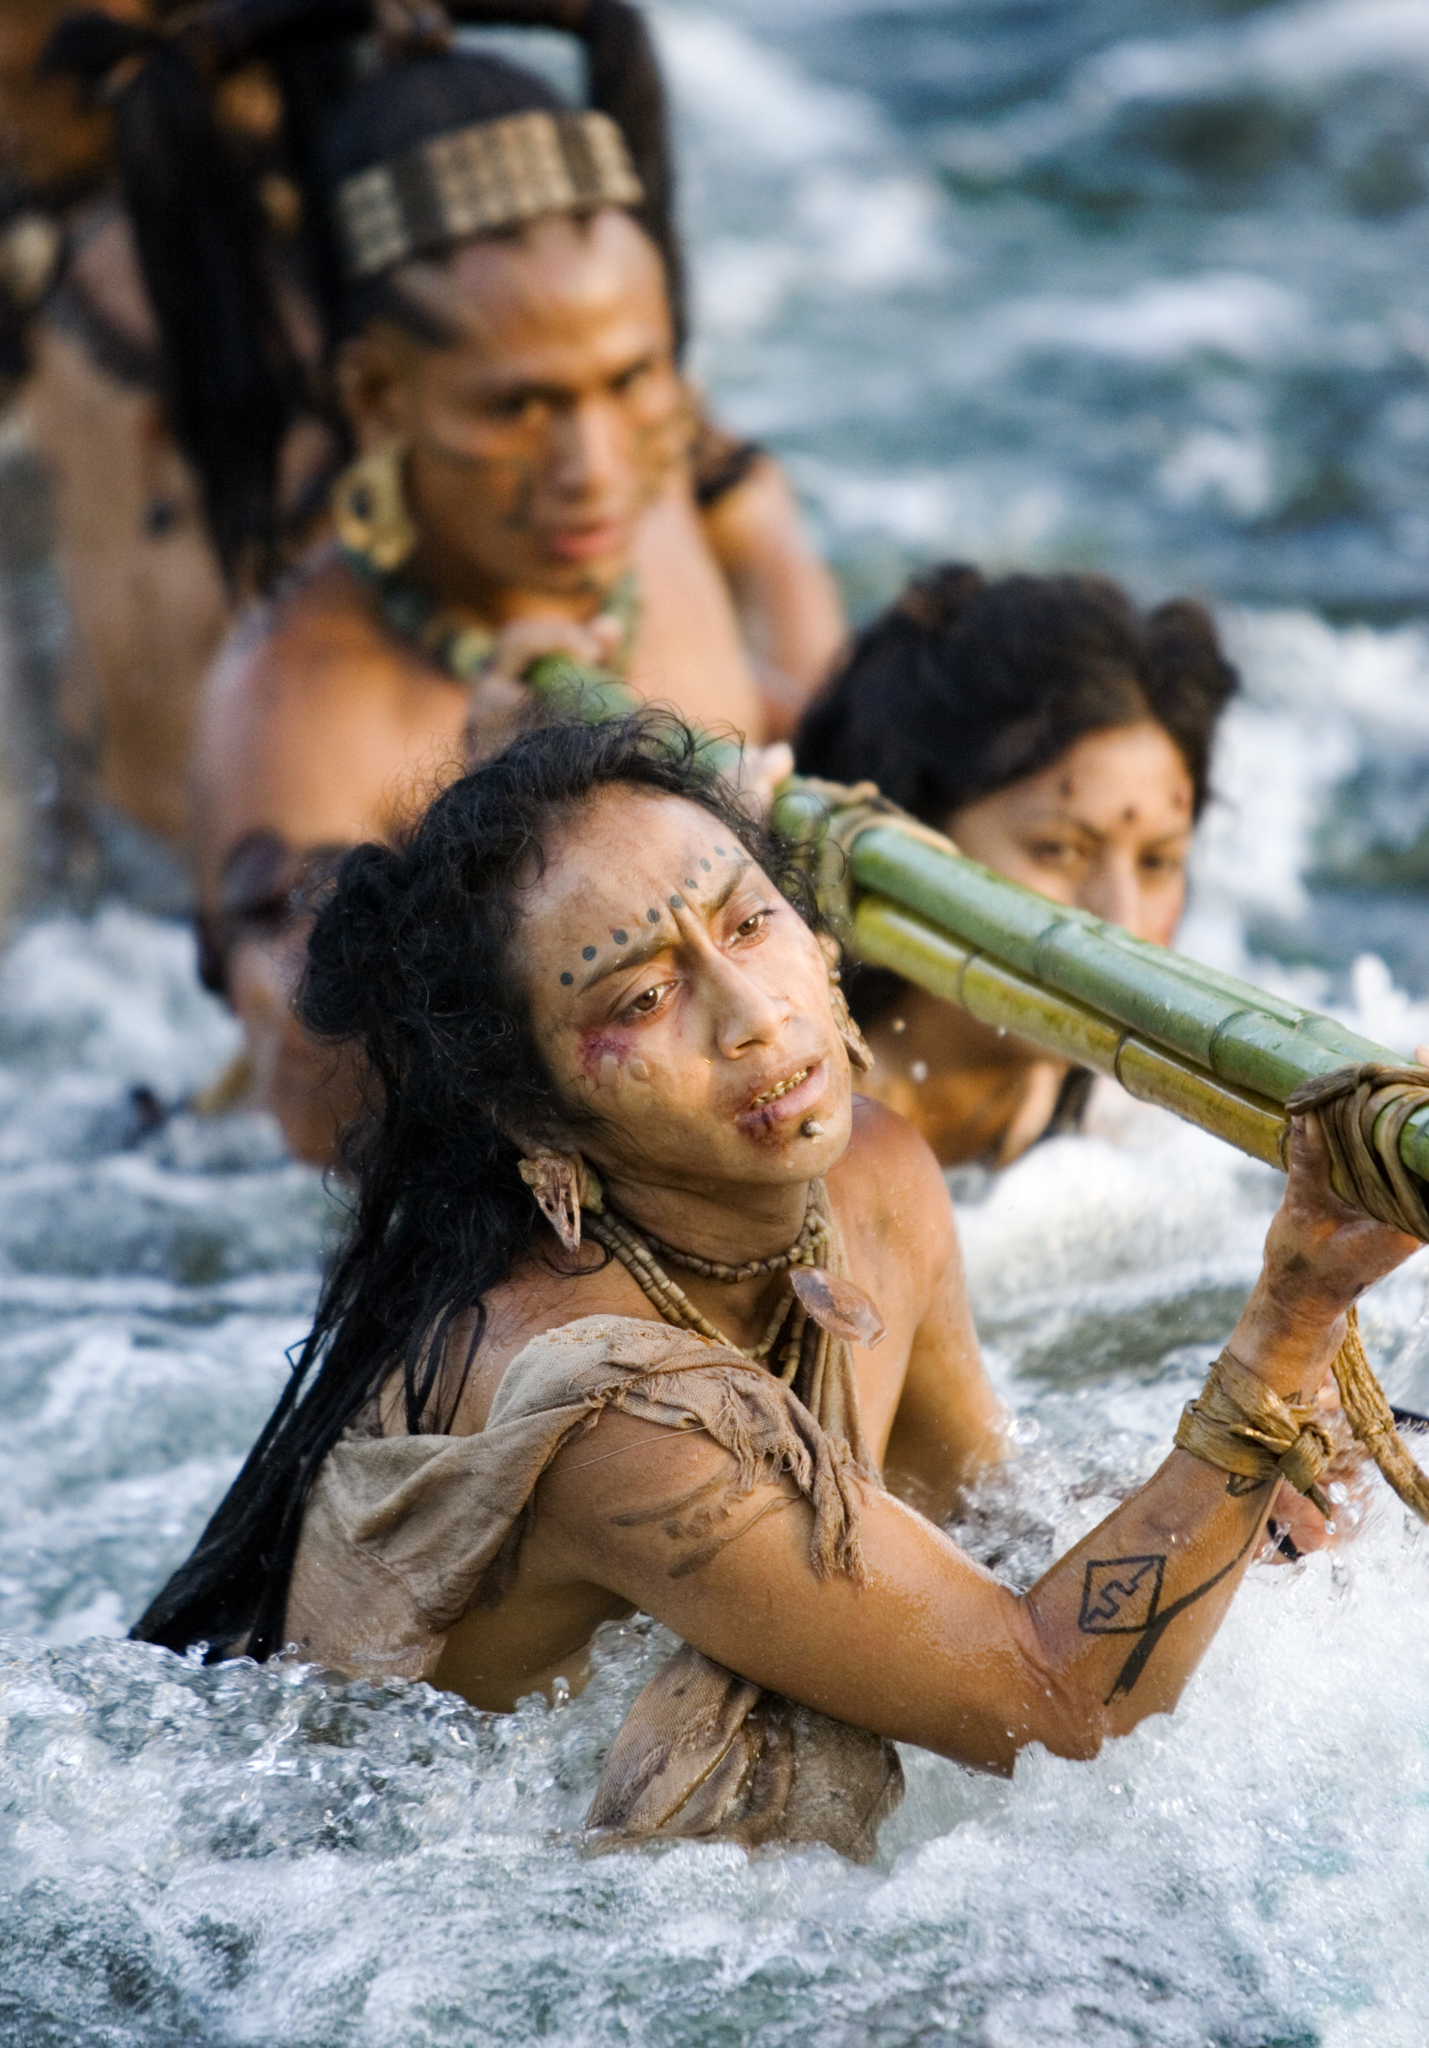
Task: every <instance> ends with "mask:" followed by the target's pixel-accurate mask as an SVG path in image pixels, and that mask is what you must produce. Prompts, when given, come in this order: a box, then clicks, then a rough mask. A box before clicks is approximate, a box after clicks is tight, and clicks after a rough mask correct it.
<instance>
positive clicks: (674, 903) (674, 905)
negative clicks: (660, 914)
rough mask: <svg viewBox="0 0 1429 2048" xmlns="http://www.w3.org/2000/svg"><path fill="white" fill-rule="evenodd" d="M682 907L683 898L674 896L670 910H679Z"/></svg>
mask: <svg viewBox="0 0 1429 2048" xmlns="http://www.w3.org/2000/svg"><path fill="white" fill-rule="evenodd" d="M681 907H682V899H681V898H680V897H679V896H672V897H671V898H670V908H671V910H679V909H680V908H681Z"/></svg>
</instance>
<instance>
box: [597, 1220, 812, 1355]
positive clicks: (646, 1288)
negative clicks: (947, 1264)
mask: <svg viewBox="0 0 1429 2048" xmlns="http://www.w3.org/2000/svg"><path fill="white" fill-rule="evenodd" d="M581 1220H582V1224H583V1227H584V1229H585V1230H586V1231H587V1232H588V1233H589V1235H590V1236H591V1237H593V1238H594V1239H595V1240H596V1242H597V1243H598V1244H603V1245H604V1246H605V1248H606V1250H607V1251H608V1252H610V1253H611V1255H612V1256H613V1257H614V1258H616V1259H618V1260H619V1261H620V1263H621V1265H622V1266H624V1268H625V1270H626V1271H627V1272H628V1273H629V1275H630V1277H631V1279H632V1280H634V1282H635V1284H636V1286H637V1287H639V1289H640V1291H641V1293H642V1294H643V1295H644V1296H645V1298H646V1300H647V1301H649V1302H650V1303H651V1304H652V1305H653V1306H654V1307H655V1308H657V1309H658V1310H659V1312H660V1314H661V1316H662V1317H663V1319H664V1320H665V1321H666V1322H667V1323H674V1324H676V1325H678V1326H679V1327H681V1328H683V1329H686V1330H694V1331H696V1332H697V1333H698V1334H699V1335H700V1336H701V1337H707V1338H708V1339H709V1340H710V1342H711V1343H713V1344H723V1345H724V1346H725V1347H726V1348H727V1349H728V1350H730V1351H739V1352H742V1353H743V1355H744V1356H745V1357H746V1358H748V1359H751V1360H753V1361H754V1363H755V1364H758V1365H768V1367H769V1369H770V1371H771V1372H773V1373H774V1374H775V1375H776V1376H777V1378H779V1379H780V1380H782V1381H783V1383H784V1385H785V1386H791V1385H792V1384H793V1382H794V1378H795V1375H796V1374H797V1373H798V1371H799V1368H800V1366H801V1365H807V1366H808V1367H809V1368H810V1372H811V1374H812V1375H813V1376H815V1377H818V1378H821V1377H822V1368H823V1364H824V1357H823V1354H824V1353H825V1352H826V1351H827V1350H828V1347H829V1345H830V1342H831V1341H835V1342H837V1341H839V1340H837V1339H834V1340H831V1339H830V1335H829V1332H828V1330H827V1329H825V1328H822V1327H821V1326H820V1325H819V1323H818V1322H817V1321H815V1320H814V1318H813V1317H811V1316H810V1314H809V1311H808V1309H807V1307H806V1306H805V1305H804V1302H803V1301H802V1300H801V1298H800V1295H799V1292H798V1289H797V1287H796V1286H795V1284H794V1282H793V1280H792V1278H791V1281H790V1285H789V1291H788V1293H787V1294H785V1293H784V1292H783V1291H782V1290H781V1294H780V1299H779V1301H778V1302H777V1303H776V1305H775V1308H774V1313H773V1315H772V1316H771V1317H770V1319H769V1322H768V1324H767V1325H766V1327H765V1331H764V1335H763V1336H762V1337H761V1338H760V1340H759V1342H758V1343H757V1344H755V1345H745V1344H736V1343H735V1342H734V1340H733V1338H731V1337H728V1336H726V1334H725V1332H724V1331H723V1330H721V1329H720V1328H719V1326H718V1324H716V1323H712V1322H711V1321H710V1320H709V1318H708V1317H707V1316H705V1315H704V1314H703V1313H702V1312H701V1311H700V1310H699V1309H697V1308H696V1307H695V1304H694V1303H693V1302H692V1301H691V1300H690V1297H689V1296H688V1295H687V1294H686V1293H685V1291H684V1289H683V1288H682V1287H681V1286H680V1285H679V1284H678V1282H676V1281H674V1280H672V1279H671V1278H670V1275H669V1274H668V1273H667V1272H666V1271H665V1270H664V1268H663V1266H662V1265H661V1263H660V1259H659V1258H658V1257H657V1256H656V1253H657V1250H658V1252H659V1253H660V1254H661V1255H663V1257H665V1258H667V1259H668V1260H669V1261H670V1262H671V1264H672V1265H678V1266H683V1267H684V1268H685V1270H686V1271H687V1272H691V1273H699V1274H701V1275H702V1276H703V1277H704V1278H706V1279H709V1280H719V1281H722V1282H724V1283H725V1284H726V1285H731V1286H732V1285H734V1284H735V1283H736V1282H738V1281H740V1280H752V1279H755V1278H756V1277H758V1276H759V1275H761V1274H766V1273H790V1274H792V1272H793V1270H794V1269H795V1268H797V1267H805V1268H809V1267H818V1266H823V1265H825V1264H828V1265H834V1264H841V1263H842V1262H841V1260H840V1259H839V1255H838V1248H837V1243H836V1240H835V1236H834V1228H833V1219H832V1217H831V1215H830V1213H829V1209H828V1204H827V1200H826V1198H824V1196H823V1190H822V1188H821V1187H819V1188H817V1190H811V1193H810V1200H809V1206H808V1209H807V1210H806V1211H805V1215H804V1222H803V1227H802V1228H801V1230H800V1232H799V1235H798V1237H797V1238H795V1240H794V1242H793V1244H791V1245H790V1247H789V1249H788V1250H787V1251H784V1252H776V1253H774V1254H773V1255H772V1256H771V1257H769V1258H767V1259H751V1260H750V1261H748V1263H747V1264H745V1265H742V1266H726V1265H724V1264H722V1263H721V1262H720V1261H719V1260H718V1259H702V1258H699V1257H698V1256H697V1255H696V1254H695V1253H693V1252H682V1251H679V1250H677V1249H676V1248H675V1247H674V1246H672V1245H667V1244H663V1243H661V1241H660V1240H659V1239H658V1238H651V1237H647V1236H646V1234H645V1233H644V1232H643V1231H642V1230H639V1229H637V1228H636V1226H635V1225H634V1224H633V1223H632V1222H630V1220H629V1218H628V1217H625V1216H622V1215H620V1214H619V1212H618V1211H617V1210H614V1209H612V1208H611V1207H610V1206H609V1205H608V1204H607V1205H605V1206H603V1207H602V1208H601V1209H600V1210H599V1211H592V1210H589V1209H587V1210H586V1211H584V1212H583V1215H582V1219H581Z"/></svg>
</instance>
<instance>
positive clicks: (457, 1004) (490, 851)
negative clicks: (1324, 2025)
mask: <svg viewBox="0 0 1429 2048" xmlns="http://www.w3.org/2000/svg"><path fill="white" fill-rule="evenodd" d="M612 786H620V787H626V788H630V789H637V790H648V791H653V792H655V793H657V794H660V795H664V796H670V797H683V798H685V799H687V800H688V801H690V802H692V803H696V804H699V805H700V806H701V807H702V808H703V809H705V810H706V811H708V812H710V813H711V815H712V816H713V817H715V818H717V819H718V820H719V823H720V824H721V826H722V827H723V828H724V829H725V830H726V831H727V832H729V833H731V834H732V835H733V836H734V838H735V839H737V840H738V841H739V843H740V844H741V845H742V846H743V847H744V848H745V850H746V852H748V853H749V854H751V855H752V856H753V858H754V859H755V860H757V861H758V862H759V864H760V866H761V867H762V868H763V869H764V871H765V872H766V873H767V874H768V875H769V877H770V879H771V880H772V881H773V882H774V883H775V884H776V886H777V887H778V888H779V889H780V890H781V891H782V892H783V893H784V894H785V895H786V896H787V897H788V898H789V900H790V901H791V902H792V903H793V904H794V905H795V907H796V908H797V909H798V910H799V911H800V913H801V915H803V916H804V917H805V918H806V919H807V920H808V922H809V923H810V924H811V925H813V926H816V927H817V925H818V914H817V911H816V909H815V907H814V904H813V900H812V895H811V892H810V890H809V885H808V882H807V879H806V877H805V874H804V871H803V870H802V869H801V868H800V867H799V865H798V864H797V862H796V860H795V859H794V857H793V854H792V852H791V850H790V849H789V848H788V847H787V846H785V845H784V844H783V843H782V842H781V841H778V840H776V839H772V838H771V837H770V836H769V835H768V834H767V833H765V832H764V831H763V830H762V829H761V828H760V827H759V826H757V825H756V824H754V823H753V822H752V821H751V819H750V818H749V817H748V816H747V815H746V814H745V813H744V811H742V810H741V809H740V807H739V806H738V804H737V803H736V802H735V800H734V797H733V795H732V793H731V791H730V789H729V787H728V785H727V784H725V783H724V782H722V781H721V780H720V779H719V776H718V774H717V772H716V770H715V767H714V765H713V763H712V762H711V760H710V758H709V755H708V752H707V750H706V749H704V748H703V747H702V744H701V742H700V741H699V740H698V739H697V738H696V736H695V735H694V734H693V733H692V732H691V731H690V730H689V728H688V727H687V726H685V725H682V724H681V723H680V722H679V721H677V720H675V719H673V718H671V717H669V716H667V715H664V714H656V713H650V712H644V713H640V714H637V715H635V716H633V717H631V718H627V719H624V720H620V721H616V722H613V723H610V724H606V725H586V724H554V725H547V726H542V727H538V728H536V729H535V730H533V731H529V732H526V733H525V734H523V735H522V736H521V737H520V738H519V739H517V740H516V741H515V742H514V743H513V744H512V746H510V747H509V748H508V749H507V751H506V752H505V753H503V754H501V755H499V756H498V757H497V758H496V759H495V760H492V761H488V762H484V763H483V764H482V765H481V766H480V767H479V768H477V769H475V770H474V771H473V772H472V773H471V774H470V775H467V776H466V777H464V778H463V780H461V781H460V782H457V783H454V784H453V785H452V786H451V787H450V788H449V789H447V790H445V791H444V792H443V793H442V794H441V795H440V796H439V797H438V798H437V799H436V801H435V802H434V803H433V804H432V805H431V807H430V809H429V810H428V811H427V812H426V814H425V816H424V817H423V818H422V819H421V820H420V822H419V823H418V824H417V826H416V828H415V829H414V831H413V832H412V833H411V835H410V837H409V838H408V839H407V841H406V843H405V844H404V845H401V846H397V847H392V846H379V845H365V846H358V847H355V848H354V849H353V850H352V852H351V853H349V854H348V855H347V856H346V857H345V859H344V860H343V862H342V864H341V866H340V867H339V868H338V870H337V874H336V877H335V879H334V880H333V882H332V884H331V885H330V889H329V892H328V894H327V895H326V898H325V900H324V901H323V902H322V904H321V907H320V908H319V910H318V913H317V917H316V920H315V923H314V926H313V930H312V934H311V937H310V939H309V942H308V956H307V967H306V972H305V976H304V980H303V984H302V990H301V994H300V998H299V1007H300V1012H301V1015H302V1018H303V1022H304V1023H305V1024H306V1026H307V1027H308V1029H309V1030H310V1031H311V1032H313V1033H314V1034H315V1035H317V1036H319V1037H322V1038H325V1039H328V1040H330V1041H333V1042H337V1043H343V1044H346V1045H355V1046H356V1047H358V1048H360V1050H361V1052H362V1054H363V1056H364V1057H365V1060H366V1063H367V1067H368V1070H369V1072H370V1075H371V1083H370V1091H369V1092H370V1097H371V1100H370V1105H369V1110H368V1112H367V1114H366V1115H365V1117H364V1118H363V1119H362V1121H361V1122H360V1124H359V1125H357V1126H356V1127H354V1129H353V1131H352V1132H351V1133H350V1134H349V1139H348V1143H347V1147H346V1160H347V1164H348V1166H349V1169H350V1171H351V1173H352V1175H353V1179H354V1182H355V1199H354V1207H353V1213H352V1220H351V1227H350V1230H349V1234H348V1237H347V1240H346V1243H345V1244H344V1246H343V1247H342V1249H341V1251H340V1253H339V1255H338V1257H337V1259H336V1261H335V1263H334V1265H333V1268H332V1271H331V1273H330V1274H329V1276H328V1279H327V1282H326V1285H325V1287H324V1289H323V1294H322V1298H321V1301H320V1302H319V1305H318V1311H317V1316H316V1319H315V1321H314V1324H313V1328H312V1332H311V1334H310V1335H309V1337H308V1339H307V1341H306V1343H305V1344H304V1345H303V1348H302V1351H301V1353H300V1355H299V1358H298V1362H297V1365H296V1366H295V1368H294V1371H293V1376H292V1379H291V1380H290V1382H289V1384H288V1386H287V1388H286V1389H285V1391H284V1393H283V1396H282V1398H281V1400H280V1401H279V1402H278V1405H277V1407H276V1408H275V1409H274V1411H273V1414H272V1416H271V1417H270V1419H269V1421H268V1423H267V1425H266V1426H265V1428H264V1430H263V1432H262V1434H261V1436H260V1437H259V1439H258V1442H257V1444H256V1445H255V1447H254V1449H253V1451H252V1452H251V1453H250V1455H249V1458H248V1460H247V1462H246V1464H245V1465H244V1467H243V1470H242V1471H241V1472H240V1473H239V1475H238V1478H237V1479H236V1480H235V1481H234V1483H233V1485H232V1487H231V1488H230V1489H229V1492H228V1494H227V1495H226V1496H225V1498H224V1500H223V1502H222V1503H221V1505H220V1506H219V1508H218V1510H217V1512H216V1513H215V1514H214V1516H213V1518H212V1520H211V1521H210V1523H209V1525H208V1527H207V1528H206V1529H205V1531H204V1533H203V1535H202V1536H201V1537H200V1539H199V1542H198V1544H197V1546H196V1547H195V1549H194V1551H193V1554H192V1556H191V1557H190V1558H189V1559H188V1560H187V1562H186V1563H185V1564H183V1565H182V1566H180V1568H179V1570H178V1571H177V1572H176V1573H175V1574H174V1576H173V1577H172V1578H171V1579H170V1580H169V1583H168V1584H167V1585H166V1586H165V1587H164V1589H163V1590H162V1592H160V1593H159V1595H158V1596H157V1598H156V1599H155V1600H154V1601H153V1602H152V1603H151V1605H150V1606H149V1608H148V1610H147V1612H146V1613H145V1614H144V1615H143V1617H142V1618H141V1620H140V1621H139V1622H138V1623H137V1624H136V1626H135V1628H134V1630H133V1634H134V1636H135V1637H136V1638H138V1639H139V1640H141V1641H144V1642H154V1643H163V1644H166V1645H167V1646H168V1647H169V1648H171V1649H175V1650H184V1649H186V1648H188V1646H189V1645H190V1644H193V1643H196V1642H200V1641H202V1642H205V1643H207V1645H208V1655H209V1656H210V1657H216V1656H222V1655H224V1654H231V1653H232V1652H233V1650H234V1647H235V1646H236V1645H241V1646H242V1648H243V1649H244V1651H245V1653H246V1654H247V1655H249V1656H252V1657H256V1658H260V1659H261V1658H267V1657H269V1656H271V1655H273V1653H274V1652H275V1651H276V1650H278V1649H280V1648H281V1647H282V1643H283V1626H284V1618H285V1614H286V1609H287V1601H288V1587H289V1582H290V1579H291V1576H292V1568H293V1559H294V1556H295V1554H296V1551H297V1543H298V1536H299V1532H300V1529H301V1525H302V1516H303V1507H304V1503H305V1501H306V1498H307V1494H308V1490H309V1488H310V1486H311V1484H312V1481H313V1479H314V1478H315V1477H316V1474H317V1471H318V1468H319V1466H320V1465H321V1464H322V1461H323V1459H324V1458H325V1457H326V1456H327V1454H328V1452H329V1451H330V1450H331V1448H332V1447H333V1445H334V1444H335V1443H336V1442H337V1440H338V1438H339V1437H340V1436H341V1434H342V1432H343V1430H344V1429H346V1428H347V1426H348V1424H349V1423H350V1422H351V1421H352V1420H353V1418H354V1417H355V1416H356V1415H357V1414H358V1413H359V1411H360V1410H361V1409H362V1408H363V1407H364V1406H365V1405H366V1404H367V1402H368V1401H370V1400H371V1399H372V1398H373V1396H374V1395H375V1393H376V1392H377V1390H378V1389H379V1388H380V1387H381V1386H382V1384H383V1383H384V1382H385V1381H386V1380H387V1379H388V1378H389V1377H390V1376H391V1375H392V1374H393V1373H394V1372H395V1371H397V1370H399V1369H400V1371H401V1373H402V1378H403V1387H404V1393H405V1408H406V1418H405V1419H406V1426H407V1429H408V1430H409V1431H410V1432H412V1433H414V1434H415V1433H417V1432H419V1431H422V1430H438V1431H439V1430H441V1429H443V1428H444V1427H448V1426H449V1425H450V1419H451V1415H452V1413H453V1411H454V1407H455V1404H456V1402H457V1401H458V1400H459V1399H460V1397H461V1392H462V1388H463V1386H464V1385H465V1379H466V1373H467V1371H468V1370H469V1369H470V1364H471V1360H472V1358H473V1357H474V1356H475V1353H476V1350H477V1348H478V1346H479V1345H480V1342H481V1338H482V1334H483V1331H484V1328H485V1320H486V1317H485V1308H484V1305H483V1304H484V1301H485V1297H486V1296H487V1294H488V1293H489V1292H490V1290H491V1289H492V1288H493V1287H495V1286H497V1285H498V1284H499V1283H500V1282H501V1281H502V1280H504V1279H505V1278H506V1276H507V1275H508V1274H509V1273H510V1272H511V1271H512V1269H513V1268H514V1267H515V1266H516V1265H517V1264H518V1263H519V1262H520V1261H521V1260H522V1259H523V1258H525V1257H527V1256H539V1255H540V1252H541V1250H542V1248H543V1247H542V1245H541V1243H540V1240H537V1242H536V1243H535V1244H533V1234H534V1232H535V1226H536V1222H537V1212H536V1209H535V1206H534V1204H533V1202H532V1199H531V1195H530V1192H529V1190H528V1189H527V1187H526V1186H525V1184H524V1182H523V1181H522V1180H521V1177H520V1174H519V1172H518V1162H519V1159H520V1156H521V1154H520V1151H519V1149H518V1147H517V1145H516V1143H515V1141H514V1139H513V1137H512V1135H511V1133H512V1132H513V1131H519V1132H521V1133H522V1134H523V1136H525V1137H527V1138H528V1139H530V1138H536V1139H539V1138H541V1137H542V1136H545V1135H548V1134H555V1133H556V1132H557V1131H558V1130H559V1129H560V1128H561V1127H562V1126H564V1127H565V1128H567V1129H568V1128H569V1126H570V1123H571V1120H572V1112H571V1110H570V1108H569V1106H568V1105H567V1104H566V1103H564V1102H563V1101H562V1099H561V1097H560V1095H559V1093H558V1090H557V1088H556V1086H555V1083H554V1081H553V1080H552V1077H551V1075H550V1074H549V1073H548V1072H547V1070H546V1068H545V1066H544V1064H543V1062H542V1060H541V1057H540V1054H539V1052H538V1051H537V1048H536V1044H535V1041H534V1038H533V1035H532V1030H531V1023H530V1018H529V1014H528V1008H527V1000H526V995H525V990H524V987H523V982H522V976H521V969H520V945H519V940H520V931H521V913H520V910H519V907H518V905H517V902H516V891H517V888H518V886H519V885H520V884H522V883H526V882H528V881H529V879H530V877H531V876H532V875H533V874H536V873H539V872H540V866H541V862H542V860H543V848H544V846H545V844H546V843H547V841H548V840H549V838H550V835H551V833H552V831H553V830H554V829H555V828H556V827H558V826H559V825H560V823H561V822H562V821H563V820H564V819H566V818H568V817H569V816H570V815H571V814H572V813H573V812H577V811H579V809H580V807H581V806H582V805H583V804H585V803H587V802H588V801H589V800H590V799H591V798H592V797H593V796H595V795H596V794H597V793H598V792H599V791H601V790H604V789H608V788H610V787H612ZM465 1316H470V1317H471V1319H472V1321H471V1334H470V1340H469V1342H468V1344H467V1346H466V1350H465V1358H464V1360H462V1361H460V1362H459V1363H458V1364H457V1365H456V1368H455V1369H453V1370H448V1371H446V1372H444V1366H446V1365H447V1364H448V1352H449V1349H450V1348H451V1346H452V1339H453V1333H454V1329H455V1326H456V1324H457V1322H458V1320H459V1319H460V1318H462V1317H465Z"/></svg>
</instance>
